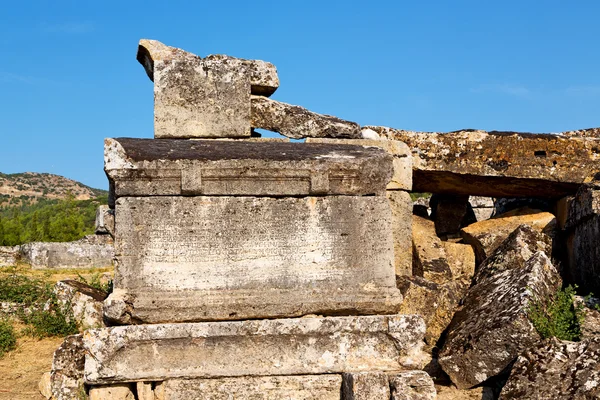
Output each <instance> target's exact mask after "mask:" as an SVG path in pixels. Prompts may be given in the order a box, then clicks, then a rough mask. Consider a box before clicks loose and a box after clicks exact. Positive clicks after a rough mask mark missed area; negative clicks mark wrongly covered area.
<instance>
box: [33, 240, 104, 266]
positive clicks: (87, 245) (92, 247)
mask: <svg viewBox="0 0 600 400" xmlns="http://www.w3.org/2000/svg"><path fill="white" fill-rule="evenodd" d="M109 238H110V237H109ZM113 258H114V247H113V245H112V244H111V243H98V242H96V243H94V242H90V240H89V239H87V238H84V239H80V240H76V241H73V242H31V243H26V244H24V245H22V246H21V261H23V262H24V263H26V264H29V265H30V266H31V267H32V268H33V269H44V268H106V267H112V265H113Z"/></svg>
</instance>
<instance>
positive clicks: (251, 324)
mask: <svg viewBox="0 0 600 400" xmlns="http://www.w3.org/2000/svg"><path fill="white" fill-rule="evenodd" d="M424 333H425V323H424V322H423V320H422V318H421V317H419V316H416V315H395V316H364V317H327V318H298V319H276V320H253V321H230V322H202V323H193V324H190V323H183V324H164V325H163V324H161V325H132V326H122V327H113V328H104V329H93V330H88V331H86V332H85V333H84V345H85V348H86V359H85V381H86V383H87V384H91V385H97V384H105V383H118V382H128V381H130V382H133V381H160V380H165V379H171V378H187V379H191V378H212V377H215V378H217V377H236V376H265V375H306V374H325V373H341V372H361V371H398V370H405V369H419V368H422V366H423V365H424V364H425V363H427V362H428V359H429V357H428V356H427V354H425V353H424V352H423V351H422V350H421V348H422V345H423V335H424Z"/></svg>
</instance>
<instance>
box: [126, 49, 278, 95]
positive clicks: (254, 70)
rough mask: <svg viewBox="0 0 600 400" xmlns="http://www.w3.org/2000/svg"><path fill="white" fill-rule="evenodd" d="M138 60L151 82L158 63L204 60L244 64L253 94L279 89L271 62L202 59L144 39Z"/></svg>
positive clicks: (215, 57)
mask: <svg viewBox="0 0 600 400" xmlns="http://www.w3.org/2000/svg"><path fill="white" fill-rule="evenodd" d="M137 60H138V61H139V62H140V64H142V66H143V67H144V69H145V70H146V73H147V74H148V77H149V78H150V80H152V81H154V71H155V67H156V65H155V64H156V63H157V62H161V63H169V62H177V61H179V62H188V63H200V62H201V61H202V60H211V61H218V62H221V63H222V64H224V65H228V64H231V65H237V64H242V65H243V66H244V67H245V68H246V70H247V73H248V74H249V77H250V85H251V88H252V94H257V95H261V96H270V95H271V94H273V93H274V92H275V91H276V90H277V88H278V87H279V77H278V76H277V69H276V68H275V66H274V65H273V64H271V63H270V62H266V61H262V60H244V59H241V58H235V57H230V56H226V55H209V56H207V57H206V58H204V59H203V58H201V57H199V56H197V55H195V54H192V53H189V52H187V51H185V50H182V49H179V48H176V47H171V46H167V45H165V44H163V43H161V42H159V41H157V40H150V39H142V40H140V43H139V46H138V53H137Z"/></svg>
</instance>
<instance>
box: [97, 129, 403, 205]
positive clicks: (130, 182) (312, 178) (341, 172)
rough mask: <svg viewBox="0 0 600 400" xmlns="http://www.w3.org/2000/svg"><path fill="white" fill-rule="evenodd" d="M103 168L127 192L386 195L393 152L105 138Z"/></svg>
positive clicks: (116, 192)
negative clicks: (390, 153)
mask: <svg viewBox="0 0 600 400" xmlns="http://www.w3.org/2000/svg"><path fill="white" fill-rule="evenodd" d="M104 170H105V172H106V174H107V176H108V179H109V182H110V187H111V194H112V196H111V197H112V198H113V199H116V198H119V197H122V196H165V195H185V196H192V195H193V196H196V195H211V196H236V195H240V196H306V195H318V196H326V195H336V194H343V195H373V194H375V195H383V194H384V193H385V188H386V186H387V184H388V182H389V181H390V179H391V178H392V173H393V165H392V157H391V156H390V155H389V154H387V153H386V152H385V151H383V150H381V149H379V148H375V147H369V148H365V147H362V146H351V145H339V144H318V143H312V144H306V143H282V142H240V141H221V140H219V141H215V140H193V141H192V140H159V139H154V140H152V139H128V138H119V139H106V140H105V142H104Z"/></svg>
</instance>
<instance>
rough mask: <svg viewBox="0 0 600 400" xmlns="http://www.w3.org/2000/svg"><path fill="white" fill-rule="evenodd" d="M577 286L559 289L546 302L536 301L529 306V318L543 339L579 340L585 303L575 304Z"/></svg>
mask: <svg viewBox="0 0 600 400" xmlns="http://www.w3.org/2000/svg"><path fill="white" fill-rule="evenodd" d="M576 290H577V286H572V285H569V286H567V287H566V288H564V289H561V290H559V291H558V292H556V293H555V294H554V296H552V298H550V299H549V300H548V301H547V302H546V303H544V302H539V301H535V302H532V303H531V306H530V307H529V319H530V320H531V322H532V323H533V326H534V327H535V329H536V330H537V331H538V333H539V334H540V336H541V337H542V338H543V339H546V338H549V337H556V338H558V339H561V340H570V341H579V339H580V338H581V328H580V326H581V325H582V324H583V319H584V315H585V314H584V307H585V305H584V304H578V305H576V306H575V305H574V304H573V300H574V297H575V294H576Z"/></svg>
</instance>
